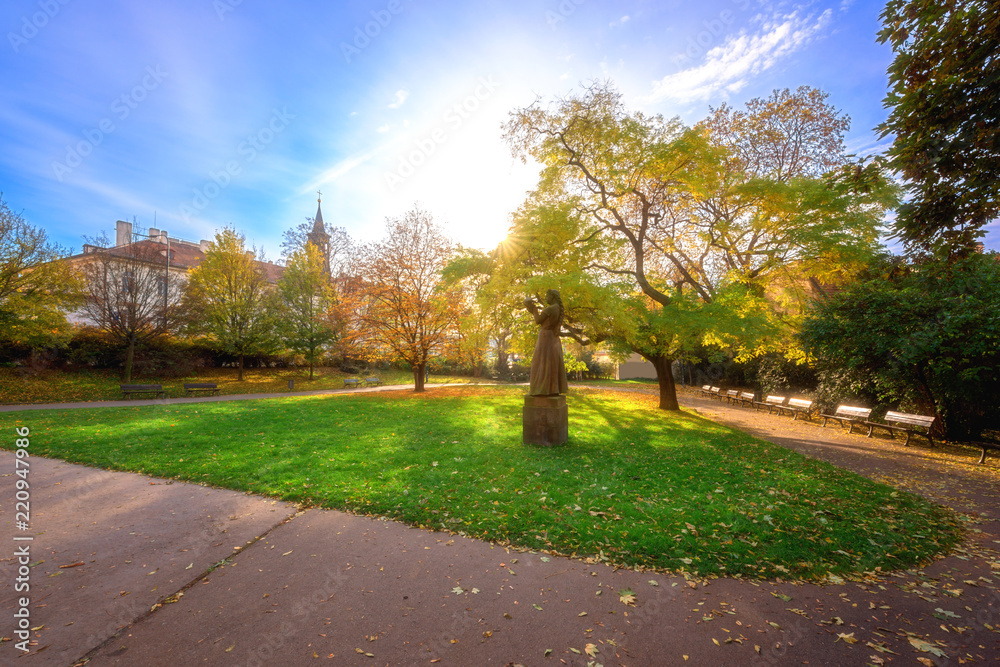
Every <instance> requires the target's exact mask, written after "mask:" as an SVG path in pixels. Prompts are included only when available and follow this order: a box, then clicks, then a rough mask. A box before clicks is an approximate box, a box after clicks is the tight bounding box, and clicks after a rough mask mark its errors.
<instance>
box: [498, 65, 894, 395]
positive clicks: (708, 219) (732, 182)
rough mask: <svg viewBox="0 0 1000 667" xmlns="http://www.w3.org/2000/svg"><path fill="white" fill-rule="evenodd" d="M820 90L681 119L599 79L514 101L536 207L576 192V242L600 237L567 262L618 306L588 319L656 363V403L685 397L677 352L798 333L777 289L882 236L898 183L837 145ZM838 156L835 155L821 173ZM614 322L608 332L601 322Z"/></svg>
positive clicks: (745, 345)
mask: <svg viewBox="0 0 1000 667" xmlns="http://www.w3.org/2000/svg"><path fill="white" fill-rule="evenodd" d="M824 99H825V98H824V96H823V95H822V94H814V93H813V92H811V91H810V90H809V89H800V91H798V92H797V93H795V94H794V95H793V94H791V93H788V92H787V91H785V92H782V93H776V94H775V95H774V96H773V97H772V98H771V99H769V100H755V101H753V102H752V103H751V104H750V105H748V110H747V111H746V112H740V113H734V112H732V111H731V110H729V109H728V108H724V109H722V110H721V111H719V112H717V113H716V114H715V115H714V117H713V118H711V119H710V120H709V121H708V122H706V123H704V124H702V125H700V126H698V127H696V128H686V127H684V126H683V125H682V124H681V123H680V121H678V120H676V119H674V120H665V119H663V118H662V117H660V116H653V117H648V116H645V115H643V114H641V113H631V112H629V111H628V110H627V109H626V108H625V106H624V104H623V103H622V101H621V97H620V95H619V94H618V93H617V92H616V91H615V90H613V89H612V87H611V86H610V85H608V84H594V85H592V86H591V87H589V88H588V89H587V90H585V91H584V93H583V94H581V95H576V96H571V97H568V98H566V99H562V100H558V101H557V102H556V103H554V104H553V105H552V106H551V107H549V108H543V107H542V105H541V104H540V103H538V102H536V103H535V104H534V105H532V106H530V107H527V108H525V109H520V110H517V111H515V112H514V113H512V114H511V117H510V119H509V121H508V123H507V125H506V136H507V139H508V142H509V143H510V144H511V147H512V149H513V151H514V153H515V155H518V156H521V157H522V158H527V157H529V156H530V157H533V158H534V159H536V160H537V161H539V162H541V163H542V164H543V165H545V168H544V170H543V174H542V178H541V181H540V184H539V190H538V192H536V193H535V195H534V196H535V199H536V200H539V199H540V200H543V201H544V202H546V204H547V208H545V209H539V210H547V211H548V212H550V213H551V212H552V211H554V210H555V209H554V208H553V207H552V206H551V205H549V204H551V203H552V202H560V203H562V204H565V205H567V206H569V207H570V210H571V214H570V215H565V214H564V215H562V218H563V222H565V221H566V220H568V219H571V218H577V219H578V220H579V224H578V225H577V228H578V229H579V230H580V231H581V232H582V233H583V235H582V236H579V237H577V238H575V239H574V240H572V241H570V243H571V244H572V245H573V246H580V244H591V243H594V244H596V245H597V246H598V248H599V249H602V250H601V251H600V254H598V255H594V256H593V257H592V258H591V259H590V260H589V261H588V262H587V263H569V264H568V266H571V267H574V269H573V271H571V274H572V275H573V276H574V277H573V278H571V280H575V281H577V282H578V283H580V284H583V283H584V280H583V279H582V277H581V273H577V271H579V272H582V273H585V274H587V276H588V278H587V279H586V281H588V282H589V284H590V285H592V286H595V287H600V288H601V289H600V292H601V294H602V295H601V296H600V297H599V298H597V299H596V300H595V301H594V302H593V303H591V304H588V306H587V308H588V309H592V310H593V312H595V313H596V312H600V311H601V310H602V309H603V310H604V312H607V311H608V310H617V311H618V312H619V313H620V315H619V316H618V317H615V318H611V319H610V320H604V322H603V323H599V322H598V319H597V318H593V317H591V318H589V322H590V323H591V327H590V330H591V331H592V332H593V334H595V336H594V337H595V338H600V337H601V336H603V337H604V338H607V339H608V340H611V341H616V342H617V343H618V344H619V345H621V346H622V347H626V348H628V349H631V350H632V351H634V352H637V353H638V354H640V355H641V356H643V357H644V358H645V359H647V360H648V361H650V362H651V363H652V364H653V366H654V368H656V372H657V379H658V383H659V388H660V407H661V408H663V409H669V410H676V409H679V408H678V405H677V398H676V393H675V389H674V381H673V375H672V370H671V363H672V361H673V360H674V359H676V358H678V356H680V355H682V354H683V353H684V351H685V350H689V349H692V348H693V347H695V346H696V345H697V344H698V343H700V342H701V341H702V340H706V339H707V340H709V341H710V342H713V343H716V344H720V345H727V346H730V347H732V348H734V349H736V350H739V351H742V352H744V353H750V354H755V353H759V352H761V351H765V350H767V349H768V344H769V341H770V346H771V347H772V348H773V347H780V346H782V345H785V344H787V339H788V336H787V334H786V335H784V337H782V336H781V332H780V328H781V326H780V325H781V322H780V320H781V318H780V315H781V311H780V310H779V309H777V308H775V307H774V304H773V303H772V300H770V299H769V298H768V295H767V290H768V289H769V288H771V289H773V288H775V287H776V286H777V287H778V288H780V289H783V290H784V291H789V290H790V289H791V287H792V286H793V280H792V279H791V276H796V275H801V274H802V273H803V272H812V271H814V270H817V269H819V268H821V267H822V268H823V269H824V270H827V271H829V267H830V266H831V265H843V263H844V262H843V258H844V256H845V254H851V255H852V256H853V252H852V253H845V250H844V248H845V247H848V248H852V247H856V248H858V249H859V252H860V251H864V250H868V251H870V249H871V246H873V245H874V243H875V239H876V237H877V228H878V224H879V221H880V219H881V214H882V212H883V210H884V208H885V205H886V204H887V202H889V201H892V199H893V198H892V192H891V187H890V186H889V185H888V184H887V183H886V180H885V179H884V177H883V176H882V174H881V169H880V166H879V165H878V164H877V163H873V164H868V165H862V164H854V165H851V164H848V163H847V160H846V159H844V158H842V157H841V156H839V155H837V154H836V153H837V151H838V150H839V147H840V146H841V145H842V142H840V141H839V139H838V137H839V135H840V132H841V131H842V125H843V121H842V120H840V119H839V117H838V116H837V115H836V114H835V113H832V114H831V113H829V112H827V113H824V114H820V115H819V117H817V118H815V119H814V118H813V116H814V115H815V112H816V111H817V109H820V110H822V109H823V108H825V105H824V104H823V100H824ZM826 125H829V126H828V127H827V126H826ZM752 132H755V133H756V137H755V138H753V139H752V142H755V143H757V144H759V145H757V146H754V147H752V148H753V150H750V149H751V142H746V141H743V138H744V137H745V136H746V135H747V134H748V133H752ZM792 148H794V149H795V150H796V151H797V153H796V155H798V157H795V158H794V159H792V158H793V157H794V156H793V155H792V153H791V152H790V150H789V149H792ZM831 165H840V167H839V169H835V170H832V171H827V172H826V173H825V174H824V175H823V176H818V175H817V174H818V173H820V172H821V171H822V170H824V169H827V168H828V167H830V166H831ZM543 217H544V216H543ZM550 217H551V216H550ZM552 222H554V223H555V224H556V225H558V224H561V223H560V222H559V221H557V220H552ZM536 238H537V237H536ZM790 267H795V271H794V272H792V271H790V270H789V269H790ZM609 288H610V289H609ZM596 294H597V292H595V296H596ZM614 299H617V300H618V301H617V306H618V307H617V308H608V307H607V303H609V302H610V301H609V300H614ZM564 301H568V299H566V298H565V297H564ZM601 301H603V302H604V303H603V304H601V303H599V302H601ZM602 319H603V318H602ZM609 323H613V324H614V327H612V329H610V331H611V333H606V332H604V333H598V328H600V327H604V328H607V327H608V324H609Z"/></svg>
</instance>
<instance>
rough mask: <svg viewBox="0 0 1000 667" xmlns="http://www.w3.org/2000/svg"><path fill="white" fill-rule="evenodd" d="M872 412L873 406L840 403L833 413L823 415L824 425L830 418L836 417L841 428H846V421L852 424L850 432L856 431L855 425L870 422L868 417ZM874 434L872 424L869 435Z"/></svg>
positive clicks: (863, 424)
mask: <svg viewBox="0 0 1000 667" xmlns="http://www.w3.org/2000/svg"><path fill="white" fill-rule="evenodd" d="M871 414H872V409H871V408H858V407H854V406H852V405H838V406H837V409H836V410H835V411H834V413H833V414H832V415H823V414H821V415H820V417H822V418H823V426H824V427H825V426H826V422H827V420H828V419H835V420H836V421H837V422H839V423H840V428H844V422H847V423H848V424H850V428H848V429H847V432H848V433H853V432H854V427H855V426H865V425H866V424H867V422H868V418H869V417H870V416H871ZM871 434H872V428H871V426H869V427H868V435H871Z"/></svg>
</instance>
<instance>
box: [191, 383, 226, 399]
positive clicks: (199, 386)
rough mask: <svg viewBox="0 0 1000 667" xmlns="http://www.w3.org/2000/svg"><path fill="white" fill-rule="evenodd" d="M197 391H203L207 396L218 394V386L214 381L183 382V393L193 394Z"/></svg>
mask: <svg viewBox="0 0 1000 667" xmlns="http://www.w3.org/2000/svg"><path fill="white" fill-rule="evenodd" d="M198 392H205V393H207V394H208V395H209V396H218V395H219V386H218V385H217V384H215V383H214V382H185V383H184V393H185V394H187V395H188V396H194V395H195V394H196V393H198Z"/></svg>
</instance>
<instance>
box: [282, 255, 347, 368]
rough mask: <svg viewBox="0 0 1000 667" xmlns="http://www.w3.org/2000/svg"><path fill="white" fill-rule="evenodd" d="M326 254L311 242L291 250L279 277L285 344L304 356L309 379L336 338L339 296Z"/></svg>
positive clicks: (337, 334) (337, 335)
mask: <svg viewBox="0 0 1000 667" xmlns="http://www.w3.org/2000/svg"><path fill="white" fill-rule="evenodd" d="M324 261H325V260H324V257H323V255H322V253H320V251H319V249H318V248H317V247H316V246H315V245H313V244H312V243H306V244H305V246H304V247H302V248H301V249H299V250H295V251H293V252H292V254H291V256H290V257H289V258H288V263H287V264H286V266H285V271H284V273H283V274H282V276H281V278H280V279H279V280H278V292H279V294H280V297H281V304H282V317H281V330H282V334H283V338H284V341H285V344H286V345H288V347H289V348H290V349H291V350H292V351H294V352H296V353H298V354H301V355H302V356H304V357H305V359H306V361H307V362H308V363H309V379H310V380H311V379H312V378H313V367H314V366H315V365H316V364H317V363H318V362H319V360H320V359H321V358H322V356H323V354H324V353H325V352H326V351H327V350H328V349H329V347H330V346H331V345H332V344H333V343H334V342H336V341H337V339H338V337H339V332H338V330H337V329H338V328H337V323H338V319H337V313H336V311H335V305H336V299H335V297H334V292H333V288H332V287H331V285H330V278H329V276H327V274H326V272H325V271H324V267H323V262H324Z"/></svg>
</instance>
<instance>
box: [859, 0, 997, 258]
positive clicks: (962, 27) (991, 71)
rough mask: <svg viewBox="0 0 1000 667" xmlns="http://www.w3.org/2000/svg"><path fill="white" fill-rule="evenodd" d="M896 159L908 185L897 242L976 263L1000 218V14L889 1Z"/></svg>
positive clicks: (931, 2) (926, 1)
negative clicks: (978, 246)
mask: <svg viewBox="0 0 1000 667" xmlns="http://www.w3.org/2000/svg"><path fill="white" fill-rule="evenodd" d="M882 23H883V25H884V27H883V29H882V31H881V32H880V33H879V41H880V42H882V43H883V44H885V43H888V44H890V45H891V46H892V48H893V51H895V54H896V58H895V60H893V62H892V64H891V65H890V66H889V86H890V87H889V93H888V95H887V96H886V98H885V106H886V107H887V108H889V109H890V113H889V118H888V119H887V120H886V122H885V123H883V124H882V125H880V126H879V127H878V129H879V130H880V131H881V132H882V136H887V135H893V143H892V147H891V148H890V149H889V157H890V160H891V163H892V166H893V167H895V168H896V169H897V170H898V171H899V172H900V173H901V174H902V176H903V178H904V180H905V182H906V191H907V194H908V200H907V201H906V202H905V203H904V204H903V205H902V206H901V207H900V208H899V215H898V216H897V218H896V222H895V229H896V234H897V235H898V236H899V237H900V238H901V239H902V240H903V241H904V242H905V243H906V244H907V245H908V246H910V247H911V248H914V249H919V250H922V251H925V252H928V251H929V252H935V251H936V252H940V253H942V254H944V255H948V254H959V255H961V254H968V253H969V252H971V251H972V250H973V248H974V246H975V243H976V240H977V239H978V238H980V237H981V236H982V235H983V227H984V226H985V225H987V224H988V223H989V222H990V221H992V220H994V219H996V218H997V216H998V213H1000V196H998V195H1000V105H998V104H997V96H998V81H1000V52H998V50H997V44H1000V5H998V4H997V3H996V2H995V1H993V0H950V1H949V2H941V0H890V1H889V2H888V3H887V4H886V6H885V10H884V11H883V12H882Z"/></svg>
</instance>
